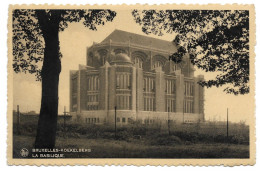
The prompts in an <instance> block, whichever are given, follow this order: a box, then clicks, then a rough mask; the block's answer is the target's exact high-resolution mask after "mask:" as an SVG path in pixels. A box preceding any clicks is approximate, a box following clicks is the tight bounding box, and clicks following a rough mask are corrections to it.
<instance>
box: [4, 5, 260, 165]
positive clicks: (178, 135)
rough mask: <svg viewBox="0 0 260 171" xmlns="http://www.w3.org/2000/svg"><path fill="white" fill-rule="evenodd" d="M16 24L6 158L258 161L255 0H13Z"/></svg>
mask: <svg viewBox="0 0 260 171" xmlns="http://www.w3.org/2000/svg"><path fill="white" fill-rule="evenodd" d="M8 29H9V32H8V55H9V56H8V163H10V164H45V163H47V164H49V163H50V161H51V162H54V163H55V164H75V163H80V164H93V163H112V164H113V160H115V161H117V162H118V163H122V164H127V163H128V162H131V163H133V164H138V163H142V162H145V163H148V164H151V165H157V164H170V165H178V164H182V163H184V164H194V165H199V164H200V165H209V164H211V165H217V164H226V165H231V166H233V165H241V164H245V165H246V164H251V165H252V164H254V163H255V99H254V96H255V75H254V72H255V68H254V61H255V54H254V46H255V9H254V5H238V4H235V5H212V4H211V5H205V6H200V5H174V4H171V5H157V6H152V5H151V6H149V5H145V6H143V5H103V6H90V5H81V6H72V5H71V6H70V5H67V6H62V5H60V6H59V5H27V6H25V5H10V6H9V19H8ZM50 159H51V160H50ZM65 159H67V160H65ZM70 159H71V160H70ZM73 159H80V160H78V161H77V162H75V161H74V160H73ZM89 159H95V161H92V160H91V161H90V160H89ZM148 159H151V161H150V162H149V161H147V160H148ZM158 159H159V160H158ZM182 159H185V161H184V160H182ZM121 161H122V162H121ZM160 161H161V163H160Z"/></svg>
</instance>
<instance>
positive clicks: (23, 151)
mask: <svg viewBox="0 0 260 171" xmlns="http://www.w3.org/2000/svg"><path fill="white" fill-rule="evenodd" d="M20 154H21V156H22V157H27V156H28V155H29V151H28V150H27V149H26V148H23V149H21V151H20Z"/></svg>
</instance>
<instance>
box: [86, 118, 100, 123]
mask: <svg viewBox="0 0 260 171" xmlns="http://www.w3.org/2000/svg"><path fill="white" fill-rule="evenodd" d="M99 122H100V120H99V118H86V123H93V124H94V123H99Z"/></svg>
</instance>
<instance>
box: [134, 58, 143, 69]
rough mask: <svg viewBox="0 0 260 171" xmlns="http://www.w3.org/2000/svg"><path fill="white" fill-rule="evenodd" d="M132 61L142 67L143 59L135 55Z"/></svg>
mask: <svg viewBox="0 0 260 171" xmlns="http://www.w3.org/2000/svg"><path fill="white" fill-rule="evenodd" d="M134 62H135V64H136V66H137V67H138V68H143V60H142V59H141V58H138V57H136V58H135V61H134Z"/></svg>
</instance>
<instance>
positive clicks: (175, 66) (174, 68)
mask: <svg viewBox="0 0 260 171" xmlns="http://www.w3.org/2000/svg"><path fill="white" fill-rule="evenodd" d="M177 69H178V66H177V64H176V63H174V62H173V64H172V71H176V70H177Z"/></svg>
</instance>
